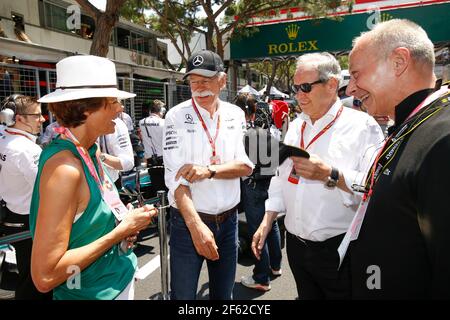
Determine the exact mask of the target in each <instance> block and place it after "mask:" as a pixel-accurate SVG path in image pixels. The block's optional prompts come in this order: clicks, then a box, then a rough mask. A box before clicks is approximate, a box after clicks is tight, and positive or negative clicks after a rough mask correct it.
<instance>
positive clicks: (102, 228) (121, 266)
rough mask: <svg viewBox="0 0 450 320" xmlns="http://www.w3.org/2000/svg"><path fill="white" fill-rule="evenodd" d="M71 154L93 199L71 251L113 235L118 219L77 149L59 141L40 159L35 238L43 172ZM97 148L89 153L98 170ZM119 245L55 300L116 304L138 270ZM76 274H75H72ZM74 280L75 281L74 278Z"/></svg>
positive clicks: (77, 225)
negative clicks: (79, 164) (63, 154)
mask: <svg viewBox="0 0 450 320" xmlns="http://www.w3.org/2000/svg"><path fill="white" fill-rule="evenodd" d="M63 150H69V151H71V152H72V153H73V154H74V155H75V156H76V157H77V158H79V159H80V160H81V161H82V164H83V170H84V175H85V176H86V180H87V183H88V185H89V191H90V195H91V197H90V199H89V203H88V206H87V208H86V210H84V212H83V214H82V215H81V216H80V218H79V219H78V220H77V221H76V222H74V223H73V224H72V231H71V232H70V239H69V246H68V248H67V249H68V250H70V249H75V248H79V247H82V246H85V245H87V244H89V243H91V242H93V241H95V240H97V239H99V238H100V237H102V236H104V235H106V234H107V233H109V232H111V230H113V229H114V227H115V217H114V215H113V213H112V212H111V209H110V208H109V207H108V205H107V204H106V203H105V201H104V200H103V199H102V196H101V193H100V190H99V188H98V186H97V184H96V183H95V180H94V178H93V177H92V176H91V174H90V173H89V169H88V167H87V166H86V164H85V163H84V161H83V160H82V158H81V156H80V154H79V153H78V151H77V149H76V147H75V145H74V144H73V143H72V142H70V141H68V140H64V139H60V138H58V139H55V140H54V141H53V142H52V143H51V144H50V145H48V146H47V147H46V148H45V149H44V150H43V151H42V153H41V157H40V159H39V171H38V174H37V177H36V182H35V185H34V190H33V198H32V200H31V210H30V230H31V234H32V236H33V237H34V233H35V229H36V220H37V214H38V208H39V183H40V179H41V173H42V168H43V167H44V165H45V163H46V162H47V160H48V159H49V158H51V157H52V156H53V155H55V154H56V153H58V152H60V151H63ZM96 151H97V145H96V144H94V145H93V146H92V147H91V148H90V149H89V154H90V155H91V158H92V159H93V161H94V165H95V167H96V169H97V170H98V163H97V160H96V157H95V152H96ZM119 252H120V249H119V247H118V245H114V246H112V247H111V248H110V249H109V250H108V251H106V252H105V253H104V254H103V255H102V256H101V257H99V258H98V259H97V260H96V261H94V262H93V263H92V264H91V265H89V266H88V267H87V268H86V269H84V270H83V271H82V272H81V273H80V275H79V276H80V278H79V280H80V281H79V282H78V281H77V280H78V279H74V280H73V281H68V282H69V283H67V282H64V283H62V284H61V285H59V286H58V287H56V288H55V289H54V290H53V299H55V300H87V299H89V300H90V299H101V300H112V299H114V298H116V297H117V296H118V295H119V294H120V293H121V292H122V291H123V290H124V289H125V288H126V287H127V285H128V284H129V283H130V282H131V280H132V279H133V275H134V272H135V270H136V266H137V258H136V255H135V254H134V253H133V252H132V251H129V253H128V254H119ZM68 273H69V274H73V271H72V272H71V271H70V270H69V271H68ZM71 278H74V277H71ZM69 279H70V278H69ZM78 284H79V285H78Z"/></svg>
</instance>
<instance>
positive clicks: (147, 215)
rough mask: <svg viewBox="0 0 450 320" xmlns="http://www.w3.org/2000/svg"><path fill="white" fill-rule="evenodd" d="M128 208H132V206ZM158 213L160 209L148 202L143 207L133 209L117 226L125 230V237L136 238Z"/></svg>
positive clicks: (122, 230)
mask: <svg viewBox="0 0 450 320" xmlns="http://www.w3.org/2000/svg"><path fill="white" fill-rule="evenodd" d="M128 208H129V209H130V206H129V207H128ZM131 208H132V206H131ZM157 215H158V210H157V209H156V208H155V207H154V206H153V205H148V204H146V205H144V206H143V207H141V208H137V209H131V210H130V212H128V214H127V215H126V216H125V218H124V219H123V220H122V222H121V223H120V224H119V225H118V226H117V228H119V229H120V231H121V232H123V235H124V237H123V238H127V237H130V240H132V239H134V240H135V239H136V238H137V235H138V233H139V231H140V230H142V229H145V228H146V227H147V226H148V225H149V224H150V222H151V221H152V218H153V217H155V216H157ZM127 241H128V239H127Z"/></svg>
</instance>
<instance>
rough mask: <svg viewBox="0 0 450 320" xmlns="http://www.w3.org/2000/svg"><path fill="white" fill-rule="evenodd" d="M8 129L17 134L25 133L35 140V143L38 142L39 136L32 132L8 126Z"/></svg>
mask: <svg viewBox="0 0 450 320" xmlns="http://www.w3.org/2000/svg"><path fill="white" fill-rule="evenodd" d="M6 129H7V130H8V131H9V132H14V133H17V134H19V135H24V136H26V137H27V138H28V139H30V140H31V141H33V142H34V143H36V139H37V137H36V136H35V135H34V134H31V133H29V132H26V131H23V130H20V129H16V128H11V127H9V128H6Z"/></svg>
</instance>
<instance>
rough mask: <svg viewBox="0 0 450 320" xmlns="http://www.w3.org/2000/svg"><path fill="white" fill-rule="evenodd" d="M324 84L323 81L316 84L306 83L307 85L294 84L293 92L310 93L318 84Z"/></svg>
mask: <svg viewBox="0 0 450 320" xmlns="http://www.w3.org/2000/svg"><path fill="white" fill-rule="evenodd" d="M322 82H324V81H323V80H320V79H319V80H317V81H314V82H309V83H308V82H305V83H300V84H293V85H292V91H293V92H294V93H295V94H297V93H298V92H299V91H302V92H304V93H308V92H311V90H312V86H313V85H315V84H318V83H322Z"/></svg>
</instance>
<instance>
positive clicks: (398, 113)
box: [389, 88, 434, 133]
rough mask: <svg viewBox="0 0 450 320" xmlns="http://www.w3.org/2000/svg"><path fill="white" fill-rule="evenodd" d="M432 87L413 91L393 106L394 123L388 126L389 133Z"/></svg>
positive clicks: (427, 94) (424, 97) (426, 95)
mask: <svg viewBox="0 0 450 320" xmlns="http://www.w3.org/2000/svg"><path fill="white" fill-rule="evenodd" d="M433 91H434V89H431V88H429V89H423V90H419V91H416V92H414V93H413V94H411V95H409V96H408V97H406V98H405V99H404V100H403V101H402V102H400V103H399V104H398V105H397V106H396V107H395V124H394V125H393V126H392V127H390V128H389V133H392V132H394V131H395V129H396V128H397V127H398V126H399V125H401V124H402V123H403V121H405V120H406V118H407V117H408V116H409V114H410V113H411V112H412V111H413V110H414V109H415V108H416V107H417V106H418V105H419V103H421V102H422V101H423V100H425V99H426V97H428V96H429V95H430V94H431V93H432V92H433Z"/></svg>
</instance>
